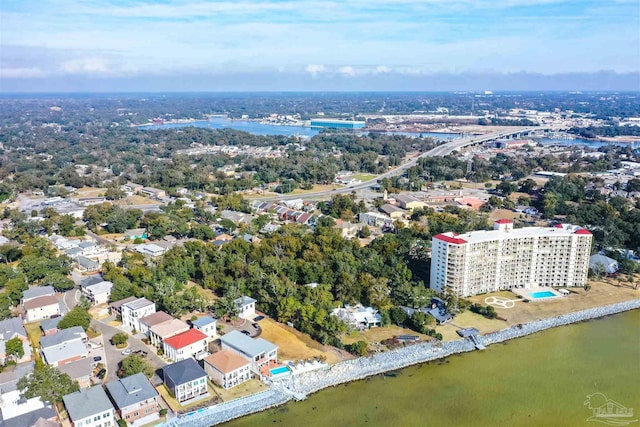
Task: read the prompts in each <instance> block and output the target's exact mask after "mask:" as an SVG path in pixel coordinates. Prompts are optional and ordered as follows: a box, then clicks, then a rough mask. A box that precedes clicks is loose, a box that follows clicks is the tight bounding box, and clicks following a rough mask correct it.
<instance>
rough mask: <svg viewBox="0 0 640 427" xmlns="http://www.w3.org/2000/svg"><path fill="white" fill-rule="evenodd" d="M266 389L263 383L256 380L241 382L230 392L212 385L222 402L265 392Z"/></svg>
mask: <svg viewBox="0 0 640 427" xmlns="http://www.w3.org/2000/svg"><path fill="white" fill-rule="evenodd" d="M267 388H268V387H267V385H266V384H265V383H263V382H262V381H258V380H256V379H253V380H249V381H246V382H243V383H242V384H240V385H237V386H235V387H233V388H232V389H230V390H225V389H224V388H222V387H219V386H217V385H216V384H213V390H214V391H215V392H216V394H217V395H218V396H219V397H220V399H222V401H223V402H228V401H229V400H233V399H237V398H239V397H244V396H248V395H250V394H254V393H258V392H259V391H262V390H266V389H267Z"/></svg>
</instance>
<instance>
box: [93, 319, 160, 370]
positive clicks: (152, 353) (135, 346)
mask: <svg viewBox="0 0 640 427" xmlns="http://www.w3.org/2000/svg"><path fill="white" fill-rule="evenodd" d="M106 321H107V320H106V319H105V321H101V320H95V319H93V320H91V326H92V327H93V328H95V329H96V330H98V331H100V332H102V337H103V342H104V351H105V357H106V362H107V363H106V365H107V377H106V378H105V382H109V381H113V380H115V379H117V378H118V376H117V375H116V373H117V372H118V369H119V368H120V367H119V366H118V365H119V363H120V361H121V360H122V359H124V358H125V357H126V356H123V355H122V350H121V349H118V348H116V346H115V345H112V344H111V338H112V337H113V336H114V335H115V334H116V333H118V332H123V331H122V330H121V329H118V328H116V327H113V326H111V325H108V324H107V323H106ZM128 342H129V347H128V348H129V349H131V350H132V351H136V350H144V351H146V352H147V353H148V355H147V357H146V360H147V361H148V362H149V363H150V364H151V366H152V367H153V368H154V369H158V368H161V367H163V366H165V365H167V362H165V361H164V360H162V359H161V358H160V357H158V355H157V353H156V350H155V348H154V347H152V346H147V345H146V344H145V343H143V342H142V341H140V340H139V339H137V338H135V337H133V336H131V335H129V341H128Z"/></svg>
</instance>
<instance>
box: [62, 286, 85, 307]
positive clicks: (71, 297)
mask: <svg viewBox="0 0 640 427" xmlns="http://www.w3.org/2000/svg"><path fill="white" fill-rule="evenodd" d="M80 295H81V294H80V289H71V290H69V291H67V292H65V293H63V294H62V305H63V306H64V308H66V311H71V310H72V309H73V307H75V306H76V305H78V302H79V301H80Z"/></svg>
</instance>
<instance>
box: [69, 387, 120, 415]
mask: <svg viewBox="0 0 640 427" xmlns="http://www.w3.org/2000/svg"><path fill="white" fill-rule="evenodd" d="M62 400H63V401H64V406H65V408H67V413H68V414H69V418H71V420H72V421H77V420H81V419H83V418H87V417H90V416H93V415H95V414H100V413H102V412H106V411H110V410H113V409H114V408H113V405H112V404H111V401H110V400H109V398H108V397H107V393H105V391H104V390H103V389H102V386H101V385H97V386H94V387H91V388H85V389H82V390H80V391H76V392H75V393H71V394H67V395H66V396H64V397H63V398H62Z"/></svg>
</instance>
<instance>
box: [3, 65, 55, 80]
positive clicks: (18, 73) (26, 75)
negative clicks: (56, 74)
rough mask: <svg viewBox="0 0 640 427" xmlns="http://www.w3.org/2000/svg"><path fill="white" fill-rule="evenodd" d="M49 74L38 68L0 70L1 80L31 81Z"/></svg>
mask: <svg viewBox="0 0 640 427" xmlns="http://www.w3.org/2000/svg"><path fill="white" fill-rule="evenodd" d="M46 75H47V74H46V73H45V72H44V71H43V70H41V69H40V68H38V67H30V68H0V78H6V79H30V78H40V77H45V76H46Z"/></svg>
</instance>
